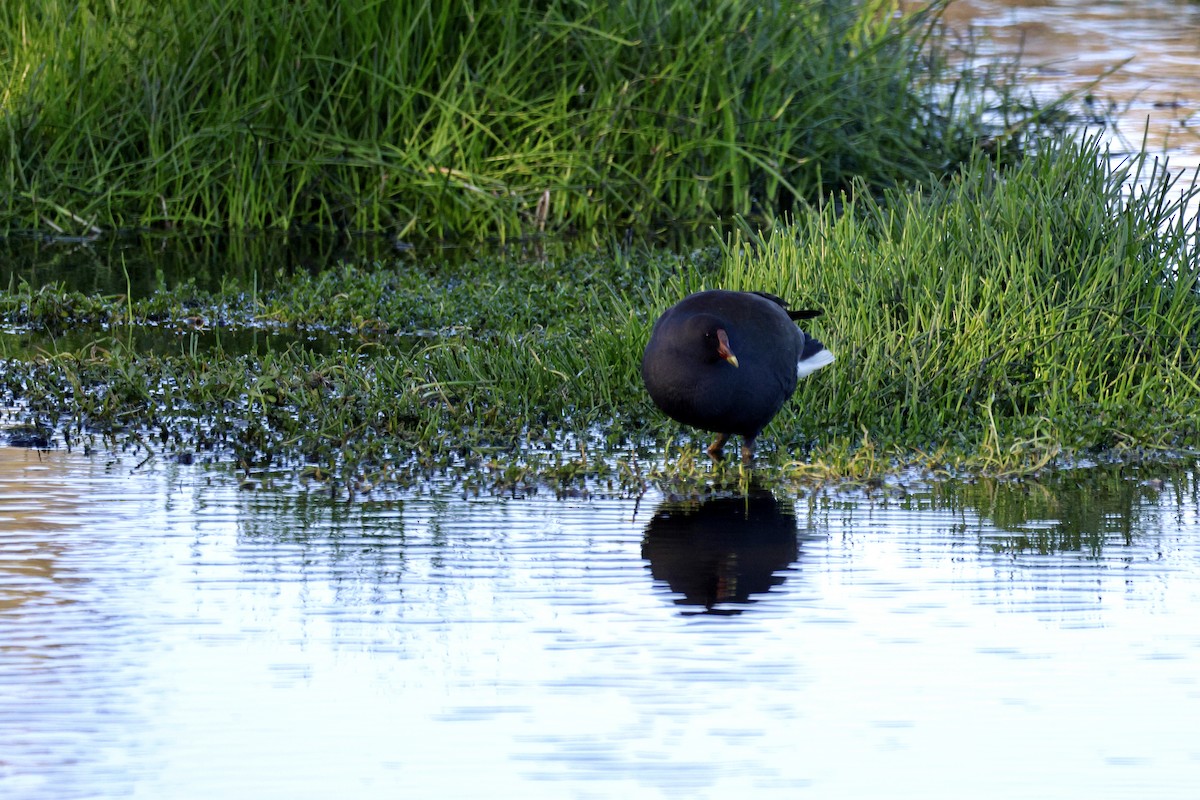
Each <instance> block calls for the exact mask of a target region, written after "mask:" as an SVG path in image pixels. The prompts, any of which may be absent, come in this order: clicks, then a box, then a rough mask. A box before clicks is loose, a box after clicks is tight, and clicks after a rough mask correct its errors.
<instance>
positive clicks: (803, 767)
mask: <svg viewBox="0 0 1200 800" xmlns="http://www.w3.org/2000/svg"><path fill="white" fill-rule="evenodd" d="M132 466H133V465H132V463H125V462H119V461H117V462H113V463H111V464H109V463H106V462H105V461H104V460H103V459H85V458H82V457H80V456H76V455H70V454H66V453H64V452H61V451H53V452H50V453H44V454H40V455H39V454H38V453H36V452H33V451H27V450H14V449H3V450H0V642H2V643H3V644H2V645H0V753H3V755H2V756H0V794H2V795H3V796H5V797H18V798H24V797H29V798H40V797H57V798H61V797H116V796H122V797H126V796H131V797H213V796H222V797H233V798H237V797H255V798H259V797H272V796H276V797H285V796H286V797H313V798H316V797H329V796H340V797H396V796H427V795H429V794H431V793H435V792H436V793H437V794H438V795H440V796H445V797H477V796H481V795H483V794H488V795H490V796H501V797H502V796H517V795H520V796H522V797H592V796H595V797H608V796H617V795H620V796H631V797H643V796H644V797H659V796H664V795H669V796H692V797H710V796H711V797H715V796H718V795H720V794H725V793H728V792H737V793H739V794H742V795H755V794H757V795H758V796H763V797H773V796H794V795H795V794H798V793H801V794H803V793H804V792H802V791H801V790H804V789H806V788H807V789H808V790H810V791H809V792H808V793H809V794H811V795H813V796H822V797H828V796H838V797H850V796H862V797H867V796H889V797H906V796H913V797H917V796H920V797H925V798H927V797H951V796H953V797H961V796H971V797H989V796H997V797H998V796H1031V795H1042V796H1047V795H1050V796H1055V797H1127V796H1131V794H1133V793H1136V794H1137V796H1159V797H1171V796H1179V797H1184V796H1187V795H1188V794H1189V792H1190V791H1191V790H1192V788H1194V786H1196V785H1197V784H1198V782H1200V736H1198V735H1197V734H1200V687H1198V685H1197V675H1198V674H1200V673H1197V671H1196V669H1195V667H1196V664H1197V663H1198V662H1197V658H1198V656H1200V632H1198V630H1197V628H1196V626H1195V625H1194V624H1193V623H1192V621H1193V620H1195V619H1196V618H1197V617H1198V612H1200V567H1198V565H1200V559H1198V558H1197V556H1198V555H1200V501H1198V499H1197V487H1196V476H1195V473H1193V472H1188V471H1180V472H1178V473H1176V474H1173V475H1169V476H1166V477H1167V480H1166V481H1165V482H1164V483H1162V484H1160V483H1159V477H1158V476H1156V475H1155V474H1154V473H1143V472H1140V471H1139V470H1138V468H1136V467H1129V468H1126V469H1125V470H1124V471H1123V472H1122V471H1118V470H1115V469H1099V470H1079V471H1076V472H1073V473H1067V474H1064V476H1061V477H1062V480H1061V481H1058V480H1057V479H1055V480H1054V481H1052V482H1050V483H1047V484H1032V485H1028V484H1027V485H997V484H979V485H976V486H953V485H943V486H935V487H932V488H929V489H922V490H916V489H911V488H910V491H908V492H907V493H906V494H901V493H900V492H898V491H893V492H882V493H876V494H874V495H872V496H870V497H867V496H859V495H844V494H838V493H819V494H818V495H815V496H812V497H802V498H775V499H771V500H767V499H765V498H760V499H761V500H764V501H765V502H766V505H760V506H758V507H755V508H748V511H747V515H748V517H749V518H751V519H754V520H756V522H755V525H756V527H758V529H759V535H758V536H757V539H755V538H754V536H753V535H752V537H751V541H750V543H749V544H750V547H749V549H748V550H747V549H746V547H745V546H744V545H745V543H744V542H739V541H737V540H736V539H734V538H731V534H730V532H729V531H728V530H727V529H726V528H723V527H722V526H721V525H718V526H716V527H714V525H713V522H712V520H713V518H714V515H713V514H709V515H707V516H703V515H702V516H701V517H699V518H700V519H702V520H706V521H702V522H701V523H700V527H699V528H695V527H694V528H692V529H691V530H688V529H687V526H686V520H687V519H689V518H690V517H692V516H694V515H695V514H696V513H697V512H698V511H699V510H700V509H699V507H697V506H696V505H695V504H693V505H692V507H690V508H688V507H683V506H680V505H679V504H662V505H660V503H659V500H660V499H659V498H655V497H647V498H643V499H642V501H641V502H640V504H639V503H637V502H635V501H633V500H592V501H588V502H583V501H577V502H571V501H555V500H552V499H549V498H541V497H533V498H530V499H526V500H512V499H478V500H471V501H464V500H462V499H461V495H460V494H451V493H447V494H446V495H444V496H439V495H437V494H435V495H433V496H424V497H392V498H383V499H379V498H376V499H367V500H360V501H356V502H355V503H353V504H346V503H345V502H344V501H342V502H331V501H329V500H328V499H326V497H325V496H324V493H308V492H305V491H303V490H299V489H292V490H287V491H282V490H281V491H266V490H259V491H254V492H248V491H244V490H239V489H238V488H237V481H236V480H235V479H234V478H233V477H231V476H227V475H223V474H220V473H211V472H205V471H204V470H203V469H202V468H200V467H179V466H174V465H162V466H155V465H148V466H147V467H143V468H142V469H141V470H137V471H134V472H132V473H131V467H132ZM1060 484H1061V485H1060ZM1084 506H1086V509H1085V508H1083V507H1084ZM664 514H667V515H668V516H671V517H672V518H673V520H674V521H673V523H672V525H673V527H671V528H669V529H668V530H667V532H666V533H664V532H663V529H662V526H661V519H662V516H663V515H664ZM715 516H716V517H717V518H718V519H720V518H725V517H732V518H733V519H734V524H738V522H737V519H736V518H737V514H736V512H735V511H733V510H732V509H731V507H730V506H729V505H728V504H726V505H723V506H720V507H718V508H717V509H716V514H715ZM656 520H658V522H656ZM998 521H999V522H998ZM1000 522H1002V524H1003V526H1001V524H1000ZM781 526H791V530H792V531H794V535H793V536H792V538H791V540H790V542H788V541H785V540H784V539H783V538H782V537H780V535H779V532H780V530H781V529H782V527H781ZM1088 526H1094V527H1096V529H1097V531H1096V533H1097V536H1098V538H1097V536H1088V535H1086V531H1083V530H1082V529H1084V528H1087V527H1088ZM764 529H765V531H766V532H765V533H763V530H764ZM1047 532H1049V533H1047ZM1039 536H1040V537H1041V538H1040V539H1039V538H1038V537H1039ZM1047 537H1049V538H1047ZM680 542H683V543H684V544H683V547H678V546H677V545H679V543H680ZM1055 542H1057V543H1058V546H1055V544H1054V543H1055ZM673 548H674V549H673ZM781 548H782V549H781ZM785 551H786V552H785ZM696 553H700V556H701V557H700V558H694V556H695V555H696ZM781 554H782V555H786V556H787V558H790V559H791V560H790V563H788V561H787V559H783V562H784V563H782V564H781V565H780V566H770V567H769V568H768V567H766V566H764V565H766V564H771V565H773V564H775V563H776V562H778V561H780V557H781ZM689 557H691V560H689ZM647 559H649V560H647ZM664 559H665V560H664ZM764 569H765V570H766V572H765V573H764V571H763V570H764ZM689 571H690V572H689ZM764 574H765V575H767V576H768V579H767V580H766V581H765V582H764V580H763V575H764ZM660 575H661V577H662V579H657V578H656V576H660ZM689 575H690V577H689ZM712 575H717V576H719V577H720V580H719V581H716V582H713V581H711V580H709V579H710V578H711V576H712ZM747 575H749V576H750V577H748V578H747V577H746V576H747ZM678 581H682V584H680V585H681V586H683V587H684V590H683V591H676V590H674V589H673V588H672V586H673V585H675V584H677V582H678ZM739 581H744V582H745V583H744V584H743V585H742V589H743V590H744V591H741V592H739V591H737V590H736V588H737V585H738V582H739ZM688 586H701V587H711V586H723V587H725V589H726V590H727V591H726V594H725V595H723V596H721V597H718V598H717V599H716V601H715V602H714V596H713V595H711V594H708V595H706V594H704V592H701V594H700V597H699V599H697V598H696V597H691V596H690V595H689V594H685V593H684V592H686V591H687V588H686V587H688ZM677 588H678V587H677ZM731 589H733V590H731ZM706 605H710V606H712V607H713V608H714V609H715V610H719V611H725V612H731V611H737V612H740V613H738V614H736V615H730V614H708V613H703V612H704V611H705V610H706ZM868 767H869V768H868Z"/></svg>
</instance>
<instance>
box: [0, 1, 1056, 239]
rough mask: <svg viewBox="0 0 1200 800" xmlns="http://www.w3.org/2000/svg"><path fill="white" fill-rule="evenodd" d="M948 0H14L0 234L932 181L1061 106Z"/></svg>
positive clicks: (612, 205)
mask: <svg viewBox="0 0 1200 800" xmlns="http://www.w3.org/2000/svg"><path fill="white" fill-rule="evenodd" d="M943 5H944V4H943V3H941V2H935V3H932V4H929V5H928V6H925V7H924V8H917V9H916V10H901V4H900V3H898V2H896V0H863V2H857V3H831V2H826V0H803V2H789V3H777V2H765V1H762V0H720V1H719V2H714V3H709V4H706V6H705V8H704V9H703V12H702V13H697V10H696V8H695V6H694V4H693V3H689V2H684V0H672V1H671V2H667V3H653V4H646V3H641V2H633V1H632V0H621V1H620V2H611V3H600V4H594V3H582V2H576V0H550V2H545V3H533V4H531V3H527V2H523V0H487V2H478V3H468V2H441V1H440V0H438V1H437V2H435V1H434V0H419V1H418V2H408V3H379V2H367V0H348V1H347V2H342V3H338V4H337V5H336V7H330V6H328V5H327V4H319V3H294V2H284V0H274V1H273V2H261V1H260V0H189V1H188V2H186V3H171V4H162V3H156V2H152V1H151V0H128V2H121V3H110V4H103V3H81V2H74V0H8V1H7V2H5V3H4V4H3V7H2V8H0V54H2V57H3V60H4V62H5V64H6V69H5V70H4V76H3V77H2V78H0V153H3V156H4V163H5V164H6V165H7V167H6V169H5V170H3V171H2V172H0V189H2V191H0V197H2V198H3V201H2V202H0V225H2V226H3V227H4V228H7V229H13V228H18V229H31V228H37V229H42V230H47V231H60V232H67V233H72V232H74V233H79V234H84V235H90V234H92V233H93V232H95V231H97V230H101V229H103V230H114V229H122V228H127V227H136V226H140V227H171V228H184V229H187V228H249V229H257V228H283V229H294V228H297V227H300V226H309V225H316V226H323V227H338V228H352V229H357V230H384V231H389V232H391V233H393V234H396V235H399V236H417V235H422V236H457V237H462V238H468V239H475V238H479V237H481V236H485V235H498V236H500V237H509V236H514V235H517V234H521V233H540V232H542V231H545V230H566V229H572V228H573V229H576V230H592V229H595V228H596V227H598V226H604V225H614V224H619V225H630V224H633V225H638V226H643V225H647V224H652V223H653V222H654V221H656V220H676V219H679V218H685V219H714V218H716V217H717V216H719V215H728V214H731V213H741V214H752V213H756V214H764V215H767V216H770V215H774V214H776V213H779V212H780V211H786V210H788V209H789V208H791V205H792V203H793V201H794V200H796V199H802V200H816V199H818V198H821V197H824V196H826V195H827V194H829V193H830V192H833V191H838V190H841V189H845V188H847V187H849V186H850V185H851V183H852V181H854V180H858V181H861V182H862V184H863V185H864V186H865V187H866V188H867V189H868V190H869V191H878V190H880V189H883V188H886V187H890V186H894V185H898V184H901V183H906V182H911V181H924V180H926V179H927V178H928V176H929V175H931V174H942V173H944V172H945V171H946V170H952V169H953V168H954V166H955V165H956V164H958V163H960V162H962V161H963V160H964V159H965V158H966V157H967V156H968V155H969V152H970V151H971V150H972V149H973V148H974V147H975V146H976V142H977V141H978V140H979V139H981V138H989V139H990V140H991V142H992V144H997V142H1001V144H1000V145H999V147H1000V149H1001V150H1003V149H1006V147H1009V146H1014V147H1016V148H1017V149H1019V147H1020V142H1021V139H1022V135H1023V133H1024V132H1026V131H1027V130H1031V129H1032V130H1036V129H1037V128H1038V127H1039V126H1040V125H1042V124H1044V123H1045V122H1046V121H1048V120H1049V119H1050V117H1051V116H1052V115H1053V112H1055V110H1056V105H1057V104H1056V103H1050V104H1048V107H1046V108H1043V109H1036V108H1035V109H1028V108H1027V107H1026V106H1024V105H1023V104H1021V103H1017V102H1016V99H1015V98H1014V97H1013V95H1012V94H1011V92H1012V90H1011V89H1010V88H1007V87H1009V86H1011V85H1012V83H1013V82H1010V81H1006V80H1005V74H1004V73H1005V72H1006V71H1009V72H1010V71H1011V69H1009V70H1006V69H1005V68H1004V66H1003V65H993V68H990V69H984V70H972V69H967V68H960V67H954V66H951V65H950V62H949V60H948V59H947V57H946V56H947V48H946V47H945V45H944V44H942V43H941V41H940V39H939V36H938V27H937V21H938V17H939V14H940V11H941V9H942V6H943ZM981 76H984V77H981ZM986 76H994V77H995V80H992V79H990V78H988V77H986ZM989 88H990V89H992V90H995V92H996V93H997V97H998V104H999V106H1000V107H1001V108H1003V109H1005V111H1006V113H1007V112H1012V111H1014V110H1016V109H1022V110H1021V111H1020V112H1018V113H1017V118H1016V119H1005V120H1002V121H1000V122H999V123H998V124H989V123H988V122H987V121H986V120H987V119H988V117H986V115H987V114H988V111H987V109H986V108H985V104H986V105H988V106H992V105H994V103H993V101H994V100H996V99H997V97H987V90H988V89H989ZM956 89H961V91H959V90H956ZM985 97H987V99H986V100H985Z"/></svg>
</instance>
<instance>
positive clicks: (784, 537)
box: [642, 490, 799, 615]
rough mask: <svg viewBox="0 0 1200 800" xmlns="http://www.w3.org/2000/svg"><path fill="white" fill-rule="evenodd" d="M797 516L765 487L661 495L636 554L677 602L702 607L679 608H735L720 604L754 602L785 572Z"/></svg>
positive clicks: (793, 555)
mask: <svg viewBox="0 0 1200 800" xmlns="http://www.w3.org/2000/svg"><path fill="white" fill-rule="evenodd" d="M798 555H799V546H798V544H797V539H796V515H795V512H794V511H793V510H792V509H791V508H790V507H785V506H782V505H781V504H780V503H779V501H777V500H776V499H775V497H774V495H772V494H771V493H770V492H768V491H763V490H757V491H753V490H752V491H751V492H750V493H748V494H747V495H745V496H738V497H717V498H714V499H711V500H706V501H704V502H699V501H691V502H687V501H665V502H663V503H662V504H661V505H660V506H659V507H658V509H657V510H656V511H655V513H654V518H653V519H651V520H650V523H649V524H648V525H647V526H646V533H645V536H644V537H643V539H642V558H644V559H646V560H648V561H649V562H650V574H651V575H653V576H654V578H655V579H656V580H660V581H665V582H666V584H667V585H668V586H669V587H670V588H671V590H672V591H674V592H678V593H679V594H680V595H682V597H678V598H676V599H675V603H676V604H677V605H685V606H703V607H704V611H684V612H683V613H684V614H706V613H707V614H723V615H733V614H740V613H742V610H743V609H740V608H724V607H721V606H722V605H723V604H727V603H734V604H746V603H753V602H755V601H754V600H752V599H751V595H755V594H763V593H765V592H768V591H770V590H771V587H772V586H778V585H779V584H781V583H783V582H784V580H785V578H784V577H783V576H781V575H777V574H776V573H777V572H779V571H780V570H783V569H786V568H787V567H789V566H790V565H791V564H792V563H793V562H795V561H796V559H797V557H798Z"/></svg>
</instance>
